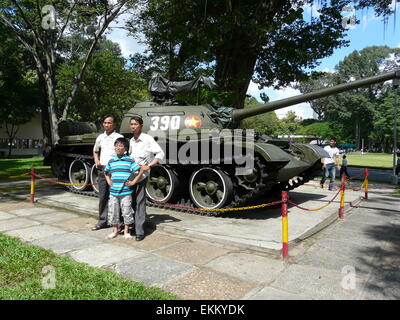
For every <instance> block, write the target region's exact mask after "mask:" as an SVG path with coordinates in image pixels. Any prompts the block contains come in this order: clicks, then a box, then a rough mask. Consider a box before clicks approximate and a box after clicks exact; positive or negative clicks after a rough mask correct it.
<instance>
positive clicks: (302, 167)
mask: <svg viewBox="0 0 400 320" xmlns="http://www.w3.org/2000/svg"><path fill="white" fill-rule="evenodd" d="M395 78H400V70H397V71H393V72H389V73H384V74H380V75H378V76H374V77H370V78H365V79H362V80H357V81H354V82H350V83H345V84H341V85H338V86H334V87H330V88H324V89H321V90H317V91H314V92H311V93H308V94H302V95H298V96H294V97H290V98H287V99H282V100H277V101H274V102H269V103H267V104H261V105H258V106H255V107H252V108H247V109H231V108H226V107H223V108H215V107H213V106H211V105H208V104H204V105H189V104H187V103H185V102H183V101H178V100H174V97H175V95H176V94H178V93H182V92H188V91H191V90H196V89H198V88H202V87H206V88H208V89H214V88H215V87H216V85H215V83H214V82H213V81H212V80H210V79H208V78H204V77H200V78H198V79H195V80H192V81H183V82H173V81H169V80H168V79H165V78H164V77H162V76H161V75H159V74H154V75H153V77H152V79H151V81H150V83H149V91H150V93H151V94H152V96H153V100H151V101H143V102H137V103H135V104H134V106H133V107H132V108H130V109H129V110H128V111H126V112H125V113H124V115H123V119H122V122H121V125H120V128H119V130H118V132H120V133H121V134H123V135H124V136H125V137H126V138H128V139H130V138H131V137H132V133H131V129H130V126H129V123H130V118H131V117H132V116H134V115H139V116H141V117H142V118H143V121H144V125H143V132H146V133H148V134H150V135H152V136H154V138H155V139H156V141H157V142H158V143H159V144H160V145H161V146H162V148H163V150H164V152H165V158H164V160H163V161H162V163H161V164H160V165H158V166H156V167H154V168H152V169H151V172H150V177H149V179H148V183H147V186H146V193H147V197H148V200H149V201H150V202H151V203H155V204H157V205H158V206H165V207H170V208H177V207H178V208H180V209H181V210H186V211H193V212H197V210H192V209H190V208H201V209H202V212H206V213H207V212H208V213H210V214H215V213H218V211H217V212H216V211H213V209H220V208H237V207H242V206H246V205H249V204H252V203H254V202H256V201H257V200H258V199H260V198H261V197H265V195H266V194H269V193H274V192H278V191H281V190H292V189H294V188H296V187H298V186H300V185H302V184H304V183H306V182H307V181H309V180H310V179H312V178H314V177H315V176H316V175H318V174H320V173H321V169H322V163H321V158H324V157H326V156H327V154H326V152H325V151H324V150H323V148H321V147H319V146H315V145H310V144H303V143H294V142H290V141H287V140H282V139H274V138H271V137H268V136H265V135H261V134H259V133H257V132H253V131H252V130H244V129H241V128H240V120H242V119H245V118H248V117H252V116H256V115H259V114H262V113H266V112H272V111H274V110H278V109H281V108H284V107H287V106H291V105H296V104H298V103H301V102H306V101H311V100H314V99H318V98H322V97H325V96H329V95H333V94H337V93H340V92H343V91H348V90H352V89H356V88H359V87H362V86H367V85H371V84H375V83H379V82H384V81H387V80H391V79H395ZM91 129H93V126H92V125H87V124H86V125H83V124H81V125H78V126H73V125H71V124H68V126H67V125H65V126H64V127H63V133H62V134H60V140H59V142H58V143H57V145H55V146H54V147H53V149H52V151H51V153H50V154H49V155H47V156H46V157H45V159H44V163H45V164H46V165H51V167H52V170H53V173H54V174H55V176H57V177H58V179H60V180H62V181H68V182H69V183H70V184H71V186H69V188H70V189H71V190H72V191H74V192H78V193H86V194H92V195H94V194H96V193H97V192H98V190H97V186H96V183H97V170H96V168H95V166H94V163H93V156H92V150H93V145H94V142H95V139H96V137H97V136H98V135H99V134H100V132H94V131H95V130H91ZM68 130H70V132H69V131H68ZM80 130H81V131H80ZM76 132H78V134H76ZM69 133H71V134H69ZM88 184H91V185H88ZM90 190H91V191H90ZM208 210H209V211H208Z"/></svg>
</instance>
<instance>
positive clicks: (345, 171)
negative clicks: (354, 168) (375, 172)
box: [340, 167, 350, 178]
mask: <svg viewBox="0 0 400 320" xmlns="http://www.w3.org/2000/svg"><path fill="white" fill-rule="evenodd" d="M343 173H344V174H345V175H346V177H347V178H350V175H349V173H348V172H347V167H340V178H341V177H342V176H343Z"/></svg>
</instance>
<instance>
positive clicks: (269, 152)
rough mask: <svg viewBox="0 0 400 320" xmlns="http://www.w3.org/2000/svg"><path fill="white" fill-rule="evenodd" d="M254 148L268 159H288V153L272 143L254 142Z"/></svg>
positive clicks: (280, 160) (286, 160)
mask: <svg viewBox="0 0 400 320" xmlns="http://www.w3.org/2000/svg"><path fill="white" fill-rule="evenodd" d="M254 150H255V152H257V153H259V154H260V155H261V156H262V157H263V158H264V159H266V160H268V161H273V162H286V163H287V162H289V161H290V157H289V155H288V154H287V153H286V152H284V151H283V150H282V149H281V148H279V147H277V146H275V145H273V144H269V143H259V142H255V143H254Z"/></svg>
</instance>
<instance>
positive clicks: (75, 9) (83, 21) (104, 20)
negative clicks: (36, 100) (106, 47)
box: [0, 0, 135, 153]
mask: <svg viewBox="0 0 400 320" xmlns="http://www.w3.org/2000/svg"><path fill="white" fill-rule="evenodd" d="M134 2H135V1H128V0H115V1H112V2H111V1H89V0H76V1H72V2H71V1H67V0H56V1H53V2H52V3H51V5H48V2H47V1H42V0H35V1H33V0H24V1H17V0H1V1H0V23H1V24H2V25H3V26H5V27H6V28H7V29H8V30H9V31H11V32H13V33H14V35H15V36H16V37H17V38H18V40H19V41H20V42H21V43H22V44H23V45H24V46H25V48H26V49H27V50H28V51H29V53H30V55H31V56H32V57H33V59H34V61H35V66H36V69H37V72H38V76H39V85H40V86H41V94H42V95H43V97H42V99H43V101H44V103H43V105H42V106H41V107H42V120H43V122H44V125H43V134H44V142H45V153H47V152H49V150H50V145H51V143H52V144H56V143H57V142H58V139H59V137H58V130H57V128H58V123H59V122H60V121H62V120H65V119H66V118H67V116H68V113H69V109H70V106H71V104H72V102H73V100H74V98H75V96H76V94H77V91H78V88H79V85H80V84H81V82H82V79H83V76H84V73H85V71H86V69H87V67H88V65H89V62H90V58H91V56H92V54H93V51H94V49H95V47H96V45H97V43H98V41H99V40H100V39H101V37H102V36H103V34H104V32H105V31H106V30H107V28H108V26H109V24H110V23H111V22H112V21H113V20H114V19H115V18H116V17H118V16H119V15H120V14H122V13H123V12H124V11H125V10H127V9H129V8H130V7H131V5H132V4H133V3H134ZM55 17H57V19H56V18H55ZM74 32H75V33H84V34H85V37H87V39H88V41H87V43H88V47H87V51H86V52H85V56H84V58H83V60H82V61H83V62H82V65H81V66H80V67H79V69H78V70H77V72H76V73H75V74H74V75H73V84H72V87H71V91H70V93H69V96H68V98H67V99H66V101H65V104H64V105H60V104H59V101H58V96H57V92H56V88H57V81H56V74H57V68H58V65H59V62H60V60H62V58H63V57H62V52H61V51H60V49H61V47H62V45H63V44H64V42H63V40H64V37H65V35H66V34H73V33H74ZM48 110H49V111H48ZM49 128H51V129H52V130H51V132H50V131H49ZM52 136H53V138H54V141H52V142H51V141H50V140H51V137H52Z"/></svg>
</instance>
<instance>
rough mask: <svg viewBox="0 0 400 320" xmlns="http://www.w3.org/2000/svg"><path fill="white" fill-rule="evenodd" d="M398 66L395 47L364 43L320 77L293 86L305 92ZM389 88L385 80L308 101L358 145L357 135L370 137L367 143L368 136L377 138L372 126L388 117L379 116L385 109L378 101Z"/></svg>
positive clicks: (381, 99) (380, 124)
mask: <svg viewBox="0 0 400 320" xmlns="http://www.w3.org/2000/svg"><path fill="white" fill-rule="evenodd" d="M399 67H400V49H399V48H389V47H387V46H372V47H367V48H364V49H362V50H360V51H357V50H355V51H353V52H352V53H351V54H350V55H348V56H347V57H345V58H344V59H343V61H340V62H339V63H338V65H337V66H335V72H334V73H331V74H323V75H322V77H321V78H315V79H313V80H312V81H311V82H308V83H306V84H300V85H298V86H297V88H298V89H300V91H301V92H302V93H307V92H310V91H313V90H316V89H320V88H322V87H325V86H334V85H337V84H341V83H346V82H349V81H354V80H358V79H362V78H366V77H370V76H374V75H376V74H378V73H380V72H382V71H383V72H385V71H391V70H395V69H397V68H399ZM390 90H391V86H390V85H389V84H385V83H380V84H375V85H373V86H369V87H363V88H358V89H356V90H352V91H348V92H345V93H341V94H338V95H335V96H330V97H326V98H323V99H318V100H315V101H312V102H310V104H311V107H312V108H313V109H314V110H315V111H316V112H318V113H319V115H320V116H321V117H322V119H324V120H327V121H331V122H332V123H334V124H335V128H336V129H337V130H338V131H339V132H340V133H341V136H342V137H343V138H345V139H346V140H348V139H351V140H353V141H356V144H357V147H358V148H360V146H361V139H363V138H364V139H365V140H367V139H368V138H371V139H370V141H369V142H368V145H369V147H371V143H372V139H376V138H377V136H376V134H375V133H374V131H375V126H376V125H378V126H379V127H380V128H382V121H387V120H388V119H386V120H383V119H382V113H386V111H385V110H383V109H382V105H383V104H384V99H385V98H386V96H387V94H388V93H389V92H390ZM378 119H379V120H378ZM377 122H378V123H377ZM379 122H380V123H379ZM348 142H350V141H348ZM366 142H367V141H366Z"/></svg>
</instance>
